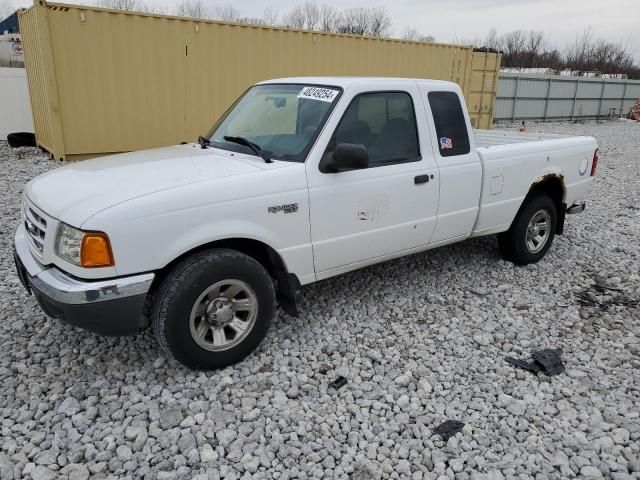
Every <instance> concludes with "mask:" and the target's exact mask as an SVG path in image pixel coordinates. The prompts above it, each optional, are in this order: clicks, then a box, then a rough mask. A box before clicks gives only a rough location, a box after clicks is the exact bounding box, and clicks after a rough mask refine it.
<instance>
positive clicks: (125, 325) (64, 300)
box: [14, 225, 155, 336]
mask: <svg viewBox="0 0 640 480" xmlns="http://www.w3.org/2000/svg"><path fill="white" fill-rule="evenodd" d="M14 259H15V263H16V269H17V271H18V276H19V277H20V281H21V282H22V284H23V285H24V287H25V288H26V289H27V292H29V293H31V292H33V295H34V296H35V298H36V300H37V301H38V304H39V305H40V307H41V308H42V310H43V311H44V313H46V314H47V315H49V316H50V317H53V318H56V319H58V320H62V321H63V322H66V323H70V324H72V325H75V326H77V327H80V328H84V329H86V330H90V331H92V332H95V333H98V334H100V335H108V336H119V335H132V334H135V333H137V332H138V331H139V330H140V328H141V327H143V326H144V325H145V320H144V317H143V314H142V313H143V307H144V304H145V301H146V298H147V293H148V292H149V289H150V288H151V283H152V282H153V279H154V277H155V275H154V274H153V273H145V274H142V275H134V276H129V277H120V278H113V279H109V280H80V279H76V278H74V277H71V276H69V275H67V274H65V273H64V272H62V271H61V270H59V269H57V268H56V267H49V266H43V265H41V264H40V263H39V262H38V261H37V260H36V259H35V258H34V257H33V255H32V254H31V252H30V251H29V243H28V239H27V236H26V233H25V230H24V226H23V225H20V226H19V227H18V229H17V230H16V233H15V236H14Z"/></svg>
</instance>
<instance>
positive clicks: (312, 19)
mask: <svg viewBox="0 0 640 480" xmlns="http://www.w3.org/2000/svg"><path fill="white" fill-rule="evenodd" d="M302 10H303V12H304V19H305V28H306V29H307V30H316V29H317V28H318V25H319V24H320V9H319V8H318V6H317V5H316V4H315V3H314V2H311V1H309V0H307V2H305V4H304V5H303V6H302Z"/></svg>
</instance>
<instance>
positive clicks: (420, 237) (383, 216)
mask: <svg viewBox="0 0 640 480" xmlns="http://www.w3.org/2000/svg"><path fill="white" fill-rule="evenodd" d="M385 86H387V87H388V86H389V85H388V84H386V83H385ZM351 90H355V91H351ZM346 93H349V94H351V95H350V97H351V100H350V102H349V103H348V106H347V107H346V108H344V109H343V111H342V112H338V111H337V112H336V115H334V116H333V117H334V118H332V121H331V122H329V123H328V124H327V128H326V129H325V130H328V131H329V132H331V133H329V135H331V137H330V138H329V139H328V142H327V147H326V151H328V152H331V151H332V149H335V146H336V145H337V144H339V143H353V144H360V145H364V146H365V147H366V148H367V150H368V153H369V167H368V168H365V169H359V170H351V171H342V172H339V173H322V172H321V171H320V169H319V167H318V161H319V159H318V158H315V160H316V161H314V162H307V167H306V168H307V179H308V182H309V197H310V220H311V238H312V243H313V252H314V265H315V270H316V276H317V278H318V279H322V278H327V277H330V276H332V275H335V274H338V273H341V272H344V271H348V270H353V269H356V268H359V267H361V266H364V265H365V264H367V263H375V262H377V261H381V260H384V259H385V258H391V257H393V256H394V255H395V256H398V253H399V252H406V251H408V250H411V249H414V248H417V247H421V246H424V245H427V244H428V243H429V241H430V239H431V235H432V233H433V231H434V227H435V224H436V214H437V210H438V175H437V173H438V172H437V167H436V164H435V161H434V158H433V154H432V149H431V145H430V141H431V140H430V137H429V134H428V132H429V129H428V127H427V124H426V122H427V120H426V118H425V116H424V114H417V112H424V107H423V104H422V99H421V97H420V94H419V91H418V89H417V86H415V84H413V83H407V82H401V83H400V82H399V83H398V85H397V88H393V87H392V88H390V89H388V90H385V91H380V92H370V91H360V92H358V91H357V90H356V89H353V88H352V89H350V91H349V92H345V94H346ZM321 153H324V152H321Z"/></svg>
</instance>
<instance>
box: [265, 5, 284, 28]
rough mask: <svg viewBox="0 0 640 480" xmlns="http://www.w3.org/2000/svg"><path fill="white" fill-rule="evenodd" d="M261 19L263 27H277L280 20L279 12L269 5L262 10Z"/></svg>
mask: <svg viewBox="0 0 640 480" xmlns="http://www.w3.org/2000/svg"><path fill="white" fill-rule="evenodd" d="M262 18H263V20H264V23H265V25H274V26H275V25H278V20H279V19H280V12H279V11H278V9H277V8H276V7H274V6H273V5H269V6H268V7H266V8H265V9H264V12H263V13H262Z"/></svg>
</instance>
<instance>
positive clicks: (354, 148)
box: [320, 143, 369, 173]
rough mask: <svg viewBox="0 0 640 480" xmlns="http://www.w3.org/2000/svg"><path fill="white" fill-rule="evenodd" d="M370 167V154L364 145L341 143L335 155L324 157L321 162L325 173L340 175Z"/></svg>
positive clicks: (321, 168)
mask: <svg viewBox="0 0 640 480" xmlns="http://www.w3.org/2000/svg"><path fill="white" fill-rule="evenodd" d="M368 167H369V152H368V151H367V148H366V147H365V146H364V145H357V144H355V143H339V144H338V145H337V146H336V148H335V150H334V151H333V153H329V154H327V155H325V156H324V158H323V159H322V162H320V171H321V172H323V173H338V172H344V171H348V170H359V169H362V168H368Z"/></svg>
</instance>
